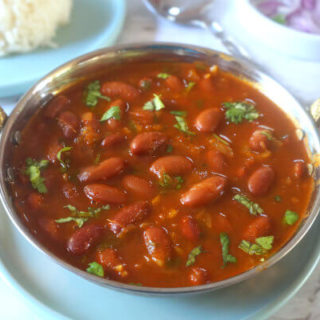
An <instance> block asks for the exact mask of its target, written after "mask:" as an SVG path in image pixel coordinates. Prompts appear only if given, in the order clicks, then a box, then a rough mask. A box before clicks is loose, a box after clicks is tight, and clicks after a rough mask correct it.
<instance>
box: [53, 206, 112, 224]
mask: <svg viewBox="0 0 320 320" xmlns="http://www.w3.org/2000/svg"><path fill="white" fill-rule="evenodd" d="M64 208H65V209H68V210H69V211H70V212H71V214H72V216H69V217H65V218H60V219H56V220H55V222H57V223H67V222H72V221H74V222H75V223H76V224H77V226H78V227H79V228H81V227H82V226H83V224H84V223H85V222H86V221H88V219H89V218H93V217H96V216H97V215H98V213H100V212H101V211H102V210H109V209H110V205H108V204H107V205H105V206H102V207H100V208H91V207H89V208H88V211H80V210H78V209H77V208H76V207H75V206H72V205H71V204H68V205H66V206H64Z"/></svg>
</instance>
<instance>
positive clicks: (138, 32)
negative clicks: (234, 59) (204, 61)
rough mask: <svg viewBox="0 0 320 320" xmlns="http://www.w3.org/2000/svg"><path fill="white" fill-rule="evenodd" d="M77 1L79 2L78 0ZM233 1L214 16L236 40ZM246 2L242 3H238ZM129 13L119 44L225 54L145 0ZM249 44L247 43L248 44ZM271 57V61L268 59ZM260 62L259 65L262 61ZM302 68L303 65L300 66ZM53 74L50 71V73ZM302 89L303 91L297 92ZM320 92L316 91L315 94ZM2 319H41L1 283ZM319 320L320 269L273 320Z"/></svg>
mask: <svg viewBox="0 0 320 320" xmlns="http://www.w3.org/2000/svg"><path fill="white" fill-rule="evenodd" d="M75 1H76V0H75ZM233 1H235V0H227V1H225V0H216V3H215V4H214V9H215V10H214V14H213V16H214V17H215V18H217V19H221V22H222V23H224V24H225V28H226V29H227V30H228V31H229V32H230V33H231V34H232V33H233V32H234V33H233V34H234V35H235V36H236V35H237V33H236V32H235V31H234V30H235V28H234V23H235V14H236V13H235V12H233V10H232V8H233V4H232V3H233ZM237 1H242V0H237ZM127 5H128V12H127V19H126V23H125V26H124V29H123V32H122V34H121V36H120V37H119V39H118V43H133V42H145V41H168V42H180V43H181V42H183V43H190V44H196V45H201V46H207V47H210V48H214V49H217V50H221V51H223V50H224V49H223V47H222V46H221V45H220V43H219V42H218V41H217V40H216V39H215V38H214V37H213V36H212V35H211V34H210V33H208V32H206V31H204V30H199V29H195V28H192V27H187V26H181V25H174V24H172V23H170V22H167V21H165V20H163V19H159V18H156V17H154V16H153V15H152V14H151V13H150V12H148V11H147V9H146V8H145V7H144V5H143V4H142V1H141V0H127ZM244 43H245V41H244ZM263 51H264V54H261V55H260V54H259V59H260V61H259V62H260V63H261V62H262V63H263V62H265V61H267V60H268V58H269V60H270V56H271V55H273V57H275V56H276V58H277V60H274V59H273V61H275V66H276V65H277V62H278V63H279V64H281V65H282V70H283V73H279V71H278V68H276V67H274V69H272V68H271V67H270V66H268V67H269V70H270V73H271V74H272V75H273V76H274V77H276V78H277V79H278V80H279V81H280V82H282V83H283V84H284V85H285V86H287V87H288V88H289V89H291V90H292V91H293V92H295V93H296V95H297V96H298V97H299V98H300V99H301V100H302V101H304V102H309V101H308V99H306V96H308V97H310V96H312V97H314V98H315V97H316V94H317V93H318V92H319V94H320V81H318V86H316V87H314V88H313V91H312V92H311V91H310V86H309V85H306V86H305V88H303V84H302V83H301V81H299V79H298V78H296V79H294V77H292V76H291V77H290V79H289V78H286V76H285V75H286V70H285V63H284V61H286V63H287V65H288V68H289V67H290V66H291V67H292V61H290V60H289V59H288V58H287V57H281V56H277V53H274V52H270V53H268V52H266V50H263ZM268 54H269V57H268ZM259 59H257V61H258V60H259ZM299 64H300V65H299ZM299 64H298V63H296V62H295V65H296V66H297V67H296V68H298V69H300V70H305V72H307V69H308V68H310V63H308V66H307V67H306V65H303V62H299ZM312 69H313V72H314V70H320V65H317V64H314V66H313V67H312ZM48 71H49V70H48ZM319 74H320V73H319ZM297 88H299V90H298V89H297ZM315 89H316V90H315ZM17 99H18V97H11V98H2V99H1V98H0V105H2V106H3V107H4V108H5V110H6V111H8V112H10V111H11V110H12V107H13V106H14V104H15V103H16V101H17ZM0 301H1V308H0V319H10V320H11V319H12V320H15V319H19V320H20V319H25V320H31V319H38V318H37V317H36V315H35V313H34V311H33V310H32V309H30V306H29V305H27V304H26V302H25V301H24V300H23V299H21V297H20V296H19V295H18V294H17V293H16V292H14V291H13V289H11V288H9V287H7V285H6V284H5V283H3V282H1V280H0ZM286 319H288V320H289V319H290V320H304V319H305V320H317V319H320V269H319V268H316V270H315V271H314V272H313V274H312V276H311V277H310V279H309V280H308V281H307V282H306V283H305V285H304V286H303V287H302V289H300V291H299V292H298V293H297V294H296V295H295V296H294V297H293V298H292V299H291V300H290V301H289V303H287V305H285V306H284V307H282V308H281V309H280V310H278V312H277V313H276V314H275V315H274V316H273V317H272V318H271V319H270V320H286Z"/></svg>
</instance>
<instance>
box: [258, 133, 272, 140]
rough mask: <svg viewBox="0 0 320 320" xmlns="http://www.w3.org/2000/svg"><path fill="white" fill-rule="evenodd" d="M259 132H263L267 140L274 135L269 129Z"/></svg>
mask: <svg viewBox="0 0 320 320" xmlns="http://www.w3.org/2000/svg"><path fill="white" fill-rule="evenodd" d="M260 133H261V134H263V135H264V136H266V137H267V139H268V140H269V141H272V140H274V137H273V135H272V133H271V132H270V131H268V130H263V131H260Z"/></svg>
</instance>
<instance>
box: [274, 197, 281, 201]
mask: <svg viewBox="0 0 320 320" xmlns="http://www.w3.org/2000/svg"><path fill="white" fill-rule="evenodd" d="M274 200H275V201H276V202H281V200H282V199H281V197H280V196H279V195H276V196H275V197H274Z"/></svg>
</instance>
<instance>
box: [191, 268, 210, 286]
mask: <svg viewBox="0 0 320 320" xmlns="http://www.w3.org/2000/svg"><path fill="white" fill-rule="evenodd" d="M208 278H209V277H208V272H207V270H206V269H204V268H200V267H193V268H192V269H191V270H190V272H189V280H190V283H191V284H192V285H193V286H200V285H201V284H205V283H207V282H208V280H209V279H208Z"/></svg>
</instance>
